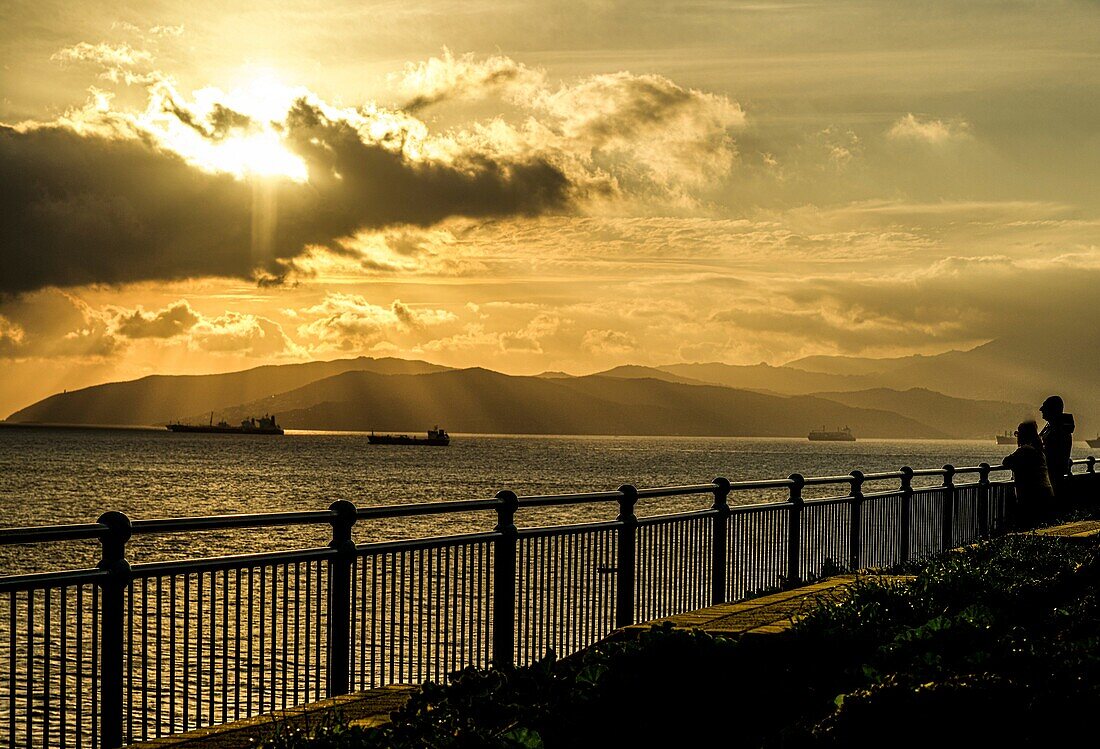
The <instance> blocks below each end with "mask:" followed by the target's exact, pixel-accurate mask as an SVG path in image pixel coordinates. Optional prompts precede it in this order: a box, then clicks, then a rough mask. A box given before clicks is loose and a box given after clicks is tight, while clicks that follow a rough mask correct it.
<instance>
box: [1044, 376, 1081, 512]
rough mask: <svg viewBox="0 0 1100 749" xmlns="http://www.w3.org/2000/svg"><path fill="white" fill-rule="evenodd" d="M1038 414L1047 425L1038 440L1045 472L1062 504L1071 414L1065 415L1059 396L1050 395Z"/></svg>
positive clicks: (1070, 431) (1067, 468)
mask: <svg viewBox="0 0 1100 749" xmlns="http://www.w3.org/2000/svg"><path fill="white" fill-rule="evenodd" d="M1039 413H1041V414H1042V415H1043V418H1044V419H1045V420H1046V422H1047V424H1046V426H1045V427H1043V431H1041V432H1040V433H1039V439H1041V440H1042V441H1043V453H1044V455H1045V456H1046V459H1047V470H1048V471H1050V485H1051V486H1052V487H1053V488H1054V496H1055V497H1057V498H1058V500H1059V501H1060V502H1062V503H1065V501H1066V499H1067V497H1066V496H1065V495H1066V491H1065V481H1064V479H1063V478H1062V477H1063V476H1065V475H1066V472H1068V471H1069V466H1070V464H1069V453H1070V449H1071V448H1072V447H1073V414H1067V413H1065V404H1064V403H1063V402H1062V398H1061V396H1058V395H1052V396H1050V397H1049V398H1047V399H1046V400H1045V401H1043V405H1041V406H1039Z"/></svg>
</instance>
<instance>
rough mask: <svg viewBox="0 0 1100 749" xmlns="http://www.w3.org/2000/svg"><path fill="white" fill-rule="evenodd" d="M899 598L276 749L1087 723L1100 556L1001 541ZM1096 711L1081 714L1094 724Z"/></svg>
mask: <svg viewBox="0 0 1100 749" xmlns="http://www.w3.org/2000/svg"><path fill="white" fill-rule="evenodd" d="M914 571H917V578H916V580H915V581H913V582H912V583H908V584H882V583H876V582H865V583H861V584H859V585H857V586H856V587H855V588H854V589H853V590H852V593H851V595H850V596H849V597H848V598H846V599H845V600H844V601H842V602H834V603H827V604H824V605H821V606H819V607H818V608H817V609H816V610H815V611H814V612H812V613H811V614H810V615H809V616H808V617H807V618H806V619H804V620H803V621H801V622H800V623H799V624H798V625H796V626H795V628H794V629H793V630H792V631H791V632H790V633H789V634H788V635H784V636H770V637H767V638H743V639H740V640H732V639H723V638H714V637H710V636H708V635H705V634H702V633H698V632H684V631H675V630H668V629H665V630H659V629H654V630H651V631H649V632H647V633H643V634H642V635H640V636H639V637H638V638H637V639H635V640H630V641H619V642H608V643H602V644H600V645H598V646H596V647H594V648H591V649H589V650H587V651H585V652H584V653H581V654H578V655H576V656H573V657H571V658H568V659H565V660H562V661H556V660H555V659H554V658H553V655H552V654H551V655H550V656H548V657H547V658H546V659H545V660H543V661H542V662H540V663H537V664H535V665H533V666H530V667H527V668H519V669H514V670H509V671H498V670H478V669H466V670H464V671H461V672H459V673H457V674H455V675H453V676H452V678H451V681H450V683H448V684H446V685H438V684H432V683H429V684H426V685H425V686H424V688H423V689H422V690H421V691H420V692H418V693H417V694H416V695H415V696H414V697H413V699H412V700H411V701H410V702H409V703H408V704H407V705H406V706H405V708H403V709H402V710H400V711H398V712H397V713H395V714H394V721H393V723H392V724H391V725H389V726H386V727H384V728H382V729H373V730H360V729H355V728H346V727H342V726H340V725H333V726H325V727H323V728H322V729H321V730H319V731H314V732H313V734H314V735H313V737H312V739H310V740H308V741H307V740H306V737H305V736H304V735H288V736H284V737H280V738H279V739H278V740H276V741H275V742H274V743H271V744H270V746H271V747H273V749H274V748H277V749H291V748H292V747H305V746H308V747H310V749H343V748H346V749H350V748H351V747H370V748H375V747H414V746H415V747H456V748H458V747H502V748H515V747H531V748H533V747H547V748H552V747H566V746H568V747H586V746H616V745H631V744H633V745H638V746H655V745H661V744H669V745H674V746H675V745H679V746H689V745H692V744H702V743H703V742H706V743H708V744H710V743H714V739H715V737H720V739H721V742H722V743H726V744H729V745H733V746H765V747H834V746H836V747H840V746H844V747H861V746H871V745H872V744H873V745H875V746H879V745H882V744H884V743H886V744H889V745H892V746H895V747H896V746H918V745H928V744H941V745H943V744H947V745H959V744H963V743H974V744H977V745H991V744H995V743H996V744H1000V745H1002V746H1027V745H1033V744H1034V745H1038V744H1047V743H1049V742H1050V741H1051V740H1058V739H1060V738H1063V737H1067V736H1070V735H1072V733H1073V732H1074V731H1078V730H1087V728H1088V723H1089V721H1090V720H1091V718H1092V714H1093V713H1092V710H1093V709H1095V708H1096V707H1098V706H1100V595H1098V592H1097V591H1098V589H1100V556H1098V553H1097V551H1096V549H1095V548H1093V547H1087V546H1081V545H1078V544H1073V543H1070V542H1060V541H1057V540H1051V539H1038V538H1034V537H1012V538H1006V539H1001V540H1000V541H997V542H994V543H990V544H983V545H980V546H976V547H972V548H969V549H966V550H963V551H960V552H953V553H950V554H947V555H945V556H944V557H942V558H940V559H938V560H936V561H934V562H932V563H930V564H928V565H926V566H924V567H923V568H921V569H920V570H919V571H918V570H914ZM1090 708H1091V709H1090Z"/></svg>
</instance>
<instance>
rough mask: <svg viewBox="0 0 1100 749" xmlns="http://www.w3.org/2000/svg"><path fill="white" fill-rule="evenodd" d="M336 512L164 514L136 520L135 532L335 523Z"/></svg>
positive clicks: (134, 524)
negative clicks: (171, 515)
mask: <svg viewBox="0 0 1100 749" xmlns="http://www.w3.org/2000/svg"><path fill="white" fill-rule="evenodd" d="M335 517H336V513H334V512H332V511H331V510H307V511H303V512H264V513H252V514H247V515H210V516H208V517H189V518H164V519H158V520H135V521H133V524H132V525H133V532H134V535H135V536H137V535H150V534H154V533H186V532H189V531H207V530H227V529H229V528H271V527H275V526H287V525H315V524H327V523H331V522H332V520H333V519H334V518H335Z"/></svg>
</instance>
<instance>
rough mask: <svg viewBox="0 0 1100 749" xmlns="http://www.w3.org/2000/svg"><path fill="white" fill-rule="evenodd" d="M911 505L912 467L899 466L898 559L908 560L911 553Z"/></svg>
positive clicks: (901, 560)
mask: <svg viewBox="0 0 1100 749" xmlns="http://www.w3.org/2000/svg"><path fill="white" fill-rule="evenodd" d="M912 507H913V469H912V468H910V467H909V466H902V467H901V517H900V518H898V519H899V520H900V521H901V522H899V523H898V561H899V562H908V561H909V556H910V554H912V548H911V546H910V543H909V536H910V533H911V528H910V523H912V515H913V513H912Z"/></svg>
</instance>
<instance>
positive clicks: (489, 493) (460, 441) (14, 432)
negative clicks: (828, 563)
mask: <svg viewBox="0 0 1100 749" xmlns="http://www.w3.org/2000/svg"><path fill="white" fill-rule="evenodd" d="M452 437H453V439H452V442H451V445H450V446H449V447H425V446H400V445H370V444H369V443H368V440H367V435H366V434H355V433H325V432H289V433H287V434H286V435H284V436H281V437H275V436H246V435H217V434H175V433H171V432H169V431H167V430H165V429H157V430H154V429H89V428H70V429H59V428H16V427H2V428H0V507H2V510H3V511H2V513H0V525H2V526H7V527H12V526H15V527H20V526H42V525H59V524H74V523H90V522H95V520H96V519H97V518H98V517H99V516H100V514H101V513H103V512H105V511H108V510H118V511H121V512H124V513H126V515H128V516H129V517H130V518H131V519H133V520H141V519H153V518H172V517H193V516H210V515H225V514H236V513H260V512H277V511H286V510H321V509H325V508H327V507H328V506H329V505H330V504H331V503H332V502H333V501H335V500H339V499H343V500H350V501H351V502H353V503H355V504H356V505H357V506H359V507H367V506H372V505H393V504H406V503H412V504H416V505H424V504H429V505H430V504H432V503H440V502H444V501H450V500H465V499H486V498H490V497H493V496H494V495H495V494H496V492H498V491H500V490H504V489H507V490H511V491H514V492H515V493H516V494H518V495H521V496H531V495H554V494H571V493H581V492H598V491H607V490H614V489H616V488H617V487H618V486H620V485H621V484H625V483H631V484H634V485H636V486H637V487H639V488H652V487H662V486H683V485H706V484H707V483H708V482H710V481H711V480H712V479H713V478H715V477H717V476H724V477H726V478H729V479H730V480H733V481H744V480H753V479H777V478H785V477H787V476H788V475H789V474H791V473H795V472H799V473H802V474H804V475H806V476H843V475H845V474H848V472H849V471H851V470H853V469H859V470H862V471H864V472H865V473H874V472H886V471H896V470H897V469H898V468H900V467H901V466H904V465H908V466H911V467H913V468H939V467H942V466H943V465H944V464H946V463H951V464H953V465H956V466H973V465H977V464H978V463H980V462H982V461H986V462H989V463H991V464H996V463H999V462H1000V459H1001V458H1002V457H1003V456H1004V455H1005V454H1007V453H1008V452H1009V448H1008V447H1006V446H998V445H997V444H996V443H995V440H994V439H993V438H992V437H991V438H990V439H989V440H979V441H909V440H869V439H860V440H858V441H857V442H847V443H844V442H828V443H825V442H809V441H808V440H806V439H744V438H712V437H635V436H629V437H628V436H599V437H584V436H503V435H478V434H455V435H452ZM1086 452H1087V450H1086V449H1085V447H1084V445H1081V447H1080V448H1079V449H1077V450H1075V455H1076V456H1078V457H1083V456H1085V454H1086ZM972 479H973V477H972V476H971V477H970V479H969V480H972ZM923 480H924V481H933V482H936V481H938V479H937V478H935V477H926V478H924V479H923ZM960 483H962V482H961V481H960ZM897 486H898V479H897V478H896V477H894V478H890V479H888V480H882V481H878V482H875V485H869V486H867V487H866V488H867V490H868V491H874V490H876V489H883V488H894V489H896V488H897ZM811 488H812V489H814V490H815V491H816V492H817V495H816V496H822V495H825V496H829V495H830V494H831V495H832V496H846V495H847V493H848V486H847V485H846V484H845V483H843V482H840V483H837V484H833V485H829V486H823V487H822V486H818V487H807V489H808V490H809V489H811ZM807 495H808V496H809V497H813V496H815V495H814V494H813V493H812V492H810V491H807ZM787 498H788V489H787V488H785V487H779V488H772V489H762V488H758V489H753V490H745V491H736V492H734V493H733V494H731V496H730V501H731V503H733V504H747V503H762V502H776V501H784V500H786V499H787ZM712 502H713V497H712V496H711V495H709V494H707V493H705V492H700V493H698V494H694V495H687V496H677V497H675V498H665V499H643V500H641V501H640V502H639V504H638V507H637V513H638V514H639V515H642V516H645V515H655V514H665V513H669V512H684V511H689V510H701V509H705V508H707V507H709V506H710V505H711V504H712ZM617 513H618V507H617V503H616V502H615V501H614V500H613V498H608V499H607V500H606V501H596V502H586V503H579V504H568V505H564V506H552V507H543V508H531V507H526V508H521V510H520V512H519V513H518V515H517V518H516V520H517V524H519V525H521V526H527V527H532V526H535V527H537V526H540V525H541V526H546V525H568V524H577V523H584V522H589V521H600V520H602V521H606V520H612V519H614V518H615V516H616V514H617ZM754 517H755V518H758V519H759V522H758V523H755V524H754V523H749V522H747V521H746V522H745V523H743V524H741V525H739V526H738V527H739V528H741V530H740V531H738V533H740V534H742V535H739V536H738V538H740V539H741V543H740V544H739V545H738V546H737V547H736V550H735V551H732V552H731V559H732V558H736V560H737V564H736V565H734V567H731V569H736V570H737V572H736V573H734V572H731V576H732V578H731V586H732V587H731V588H730V589H731V590H733V591H735V595H743V594H745V593H746V592H750V591H752V590H757V589H760V588H761V586H765V587H766V586H768V585H774V584H775V580H776V579H777V575H778V574H781V573H782V571H781V570H780V569H779V568H777V567H776V565H777V564H778V565H782V557H779V556H776V555H769V554H766V553H761V549H760V548H759V545H758V544H756V543H755V541H754V540H753V539H755V538H760V539H761V540H762V542H765V543H766V539H767V538H771V539H774V538H775V534H774V529H775V528H776V527H777V526H776V524H775V521H774V520H771V521H769V520H768V519H767V518H769V517H770V518H775V517H776V516H775V515H774V514H767V515H765V514H757V515H754ZM495 523H496V517H495V512H494V511H492V510H482V511H478V512H456V513H435V514H427V515H418V516H415V517H402V518H393V519H389V520H366V519H364V520H360V521H359V522H357V523H356V524H355V526H354V529H353V530H354V538H355V540H356V541H357V542H361V543H370V542H379V541H394V540H400V539H408V538H424V537H434V536H452V535H455V534H463V533H470V532H484V531H489V530H492V528H493V526H494V525H495ZM674 525H675V528H674V527H673V526H674ZM662 526H663V528H664V530H660V528H661V527H662ZM742 526H743V527H742ZM652 528H654V529H656V530H654V531H652V532H650V533H649V535H648V536H646V539H647V541H646V542H645V544H644V545H643V546H644V548H646V549H648V551H647V553H648V554H649V556H648V557H646V559H648V560H649V563H648V564H647V565H646V566H645V574H644V575H643V576H642V577H640V578H639V582H638V590H639V591H641V592H640V593H639V594H638V595H639V599H638V606H639V608H638V609H637V612H636V613H637V614H638V616H641V617H643V618H655V617H659V616H664V615H667V614H669V613H675V612H678V611H684V610H690V609H692V608H697V607H699V606H701V605H705V603H706V601H707V600H709V598H707V596H709V588H707V587H706V585H705V584H703V582H701V581H702V579H703V578H702V577H701V576H700V572H699V570H700V568H699V566H698V565H697V564H693V563H691V561H690V559H693V558H695V557H692V556H691V555H690V554H689V555H688V557H690V559H689V560H688V561H687V562H683V561H682V560H681V561H678V557H676V556H675V555H673V554H671V553H670V551H669V550H671V549H673V548H674V547H676V546H677V545H679V546H681V547H683V548H685V549H688V550H689V551H691V550H694V551H693V552H692V553H694V554H696V555H698V554H699V553H701V550H702V549H703V548H704V546H705V543H704V542H703V541H701V540H700V538H701V537H700V536H699V535H698V534H699V531H700V530H702V531H704V532H705V531H706V527H705V525H704V524H702V523H696V522H695V521H693V520H689V521H687V522H684V523H676V524H673V523H663V524H661V525H654V526H652ZM692 529H694V530H692ZM768 529H771V530H768ZM769 533H770V535H768V534H769ZM746 534H747V535H746ZM753 534H760V535H753ZM551 536H553V537H551ZM582 536H583V537H584V538H583V539H582ZM330 538H331V528H330V527H329V526H328V525H327V524H324V523H321V524H318V525H315V526H293V527H276V528H270V527H264V528H258V529H247V530H216V531H205V532H195V531H191V532H187V533H166V534H158V535H136V536H134V538H132V539H131V540H130V541H129V543H128V544H127V546H126V556H127V558H128V559H129V561H130V562H131V563H135V564H140V563H142V562H152V561H162V560H180V561H184V560H187V561H194V560H197V559H200V558H203V557H224V556H233V555H240V554H248V553H253V552H270V551H278V550H294V549H304V548H311V547H318V546H324V545H326V544H327V543H328V542H329V540H330ZM530 538H532V539H535V540H533V541H529V542H528V543H527V545H526V546H523V547H521V552H520V557H521V558H522V563H521V564H520V566H519V568H518V574H519V577H518V578H517V579H518V580H520V581H521V582H522V584H521V585H519V586H518V590H519V593H518V594H517V595H519V596H520V598H518V599H517V611H519V615H518V616H519V619H517V633H518V634H517V653H518V655H517V656H516V657H517V658H518V659H520V661H521V662H529V661H531V660H533V659H534V658H536V657H542V656H543V655H544V654H545V653H546V652H547V651H548V650H554V651H555V652H556V653H558V654H561V655H566V654H569V653H572V652H575V651H576V650H578V649H579V648H581V647H583V646H586V645H588V644H591V643H592V642H595V641H596V640H598V639H599V638H600V637H602V636H604V635H606V634H607V632H608V631H610V629H611V628H612V626H613V619H612V613H610V612H612V610H613V606H612V601H614V595H613V593H612V590H613V580H614V577H613V576H612V575H611V573H613V572H614V571H615V568H614V566H613V565H614V564H615V557H614V555H613V552H612V544H611V540H610V539H611V535H610V532H609V531H608V530H606V528H605V530H603V531H599V532H593V533H588V534H582V533H580V532H573V531H569V532H565V533H555V534H540V533H535V534H530ZM430 546H431V548H433V549H434V551H428V552H408V553H396V552H393V551H392V549H393V548H394V547H392V546H390V547H386V548H388V549H391V551H389V552H386V553H370V552H369V551H368V552H365V553H364V554H363V555H362V557H361V558H360V561H358V562H357V565H358V566H357V567H356V568H355V569H356V570H358V571H357V572H356V571H353V573H352V574H353V585H352V589H353V590H355V591H356V593H355V596H356V604H355V605H354V607H353V609H352V612H353V613H352V620H353V621H352V629H353V640H352V644H353V647H352V648H351V651H350V654H351V656H352V659H353V662H352V663H351V670H352V674H353V677H354V678H353V684H352V686H353V688H355V689H362V688H367V687H371V686H378V685H381V684H389V683H397V682H401V683H419V682H421V681H423V680H424V679H427V678H433V679H436V680H442V679H443V678H445V675H446V674H447V673H449V672H451V671H454V670H457V669H458V668H461V667H462V666H464V665H467V664H480V665H485V664H486V663H487V658H488V655H487V653H488V650H487V648H488V642H489V633H490V629H489V626H490V624H489V622H490V620H491V617H490V615H489V614H488V612H489V608H488V606H489V600H490V598H491V596H490V593H489V588H488V583H487V579H488V577H487V574H488V573H487V569H488V567H487V566H486V565H487V559H488V556H487V551H485V545H484V544H481V545H478V544H451V543H447V544H442V543H433V544H431V545H430ZM372 548H373V549H375V550H377V549H378V548H379V547H372ZM99 554H100V549H99V544H98V543H97V542H95V541H66V542H48V543H37V544H7V545H0V576H4V575H14V574H20V573H29V572H44V571H57V570H74V569H81V568H87V567H91V566H93V565H95V564H96V561H97V559H98V558H99ZM284 559H285V557H284ZM294 559H295V560H298V559H301V557H298V556H295V557H294ZM323 565H324V563H323V562H302V563H299V562H298V561H290V562H285V561H284V562H282V563H279V562H269V563H267V564H254V563H249V562H242V561H241V560H235V561H232V562H231V563H227V567H228V568H230V569H231V571H230V569H225V570H223V571H219V572H214V571H208V572H196V571H195V570H197V569H201V568H202V567H203V565H202V564H201V563H200V564H192V565H188V566H187V567H186V568H182V567H180V566H178V565H170V569H169V570H167V571H166V570H165V568H164V567H162V566H159V565H158V566H154V567H153V568H148V567H146V568H138V567H135V571H136V572H140V571H141V569H144V570H145V573H144V574H139V575H138V577H137V580H135V582H134V583H133V584H132V585H131V586H130V587H129V588H128V592H127V594H126V596H127V598H126V600H127V601H128V609H127V611H128V614H127V618H126V622H128V624H127V629H126V630H125V633H126V634H125V635H124V638H125V648H126V655H125V660H124V663H125V664H126V666H125V668H126V669H127V670H126V672H125V676H124V681H125V700H126V702H125V707H124V711H123V715H124V720H125V726H126V727H125V730H126V737H127V738H128V739H133V740H136V739H144V738H152V737H154V736H157V735H161V734H164V733H172V732H178V731H181V730H188V729H192V728H195V727H198V726H205V725H208V724H210V723H211V722H214V723H218V722H225V721H228V720H233V719H236V718H240V717H245V716H248V715H254V714H260V713H266V712H271V711H273V710H275V709H276V708H279V707H282V708H286V707H290V706H293V705H296V704H300V703H303V702H309V701H311V700H316V699H320V698H321V697H322V696H324V689H323V685H324V683H325V678H326V677H325V659H324V658H323V657H322V655H321V653H322V652H323V651H319V650H318V648H319V647H320V645H321V643H322V630H323V629H324V627H325V626H326V625H325V621H326V619H325V617H326V616H327V614H326V613H324V607H323V606H322V601H323V600H325V599H324V596H325V595H327V594H326V593H325V589H326V587H325V586H327V584H328V583H327V580H328V577H327V575H326V574H325V573H323V569H322V568H323ZM406 565H407V566H406ZM210 568H214V569H222V568H221V567H218V565H217V563H212V564H211V565H210V566H209V567H208V569H210ZM181 569H184V570H185V571H183V572H180V570H181ZM150 570H152V571H150ZM186 570H190V571H189V572H188V571H186ZM37 580H38V583H37V586H38V587H42V588H43V590H37V591H36V592H31V593H26V592H8V593H6V594H4V595H0V643H3V645H0V736H5V737H6V740H7V745H10V746H22V745H30V744H32V743H34V744H37V745H47V746H49V745H54V744H56V743H60V742H59V741H58V739H60V738H61V737H64V739H65V741H66V742H67V743H68V744H70V745H73V744H75V742H76V740H77V739H82V740H83V741H84V742H85V743H87V744H88V745H91V743H92V739H94V737H95V733H94V732H95V730H96V724H95V717H96V715H97V714H98V713H97V706H96V701H95V700H96V697H97V695H98V691H97V684H98V683H99V682H97V681H96V679H97V678H98V677H97V676H96V673H97V671H96V663H97V660H96V659H97V658H98V655H97V652H98V651H96V650H95V647H97V643H98V642H99V640H97V637H98V635H97V631H98V630H97V629H96V627H97V624H98V622H99V614H98V612H99V610H100V609H99V608H98V606H99V604H98V603H97V601H98V599H97V597H96V596H97V594H98V589H97V588H95V587H94V586H89V585H84V586H79V585H66V586H64V587H59V586H57V585H54V586H52V587H51V586H50V585H47V584H45V583H43V581H42V578H37ZM55 580H56V578H55ZM265 586H266V587H265ZM387 587H388V590H387ZM737 591H739V592H737ZM311 604H312V608H311ZM204 606H205V608H204ZM204 632H205V635H204ZM311 637H312V638H313V639H312V640H311ZM82 699H83V700H84V703H83V707H82V703H81V700H82ZM3 742H4V739H0V743H3Z"/></svg>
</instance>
